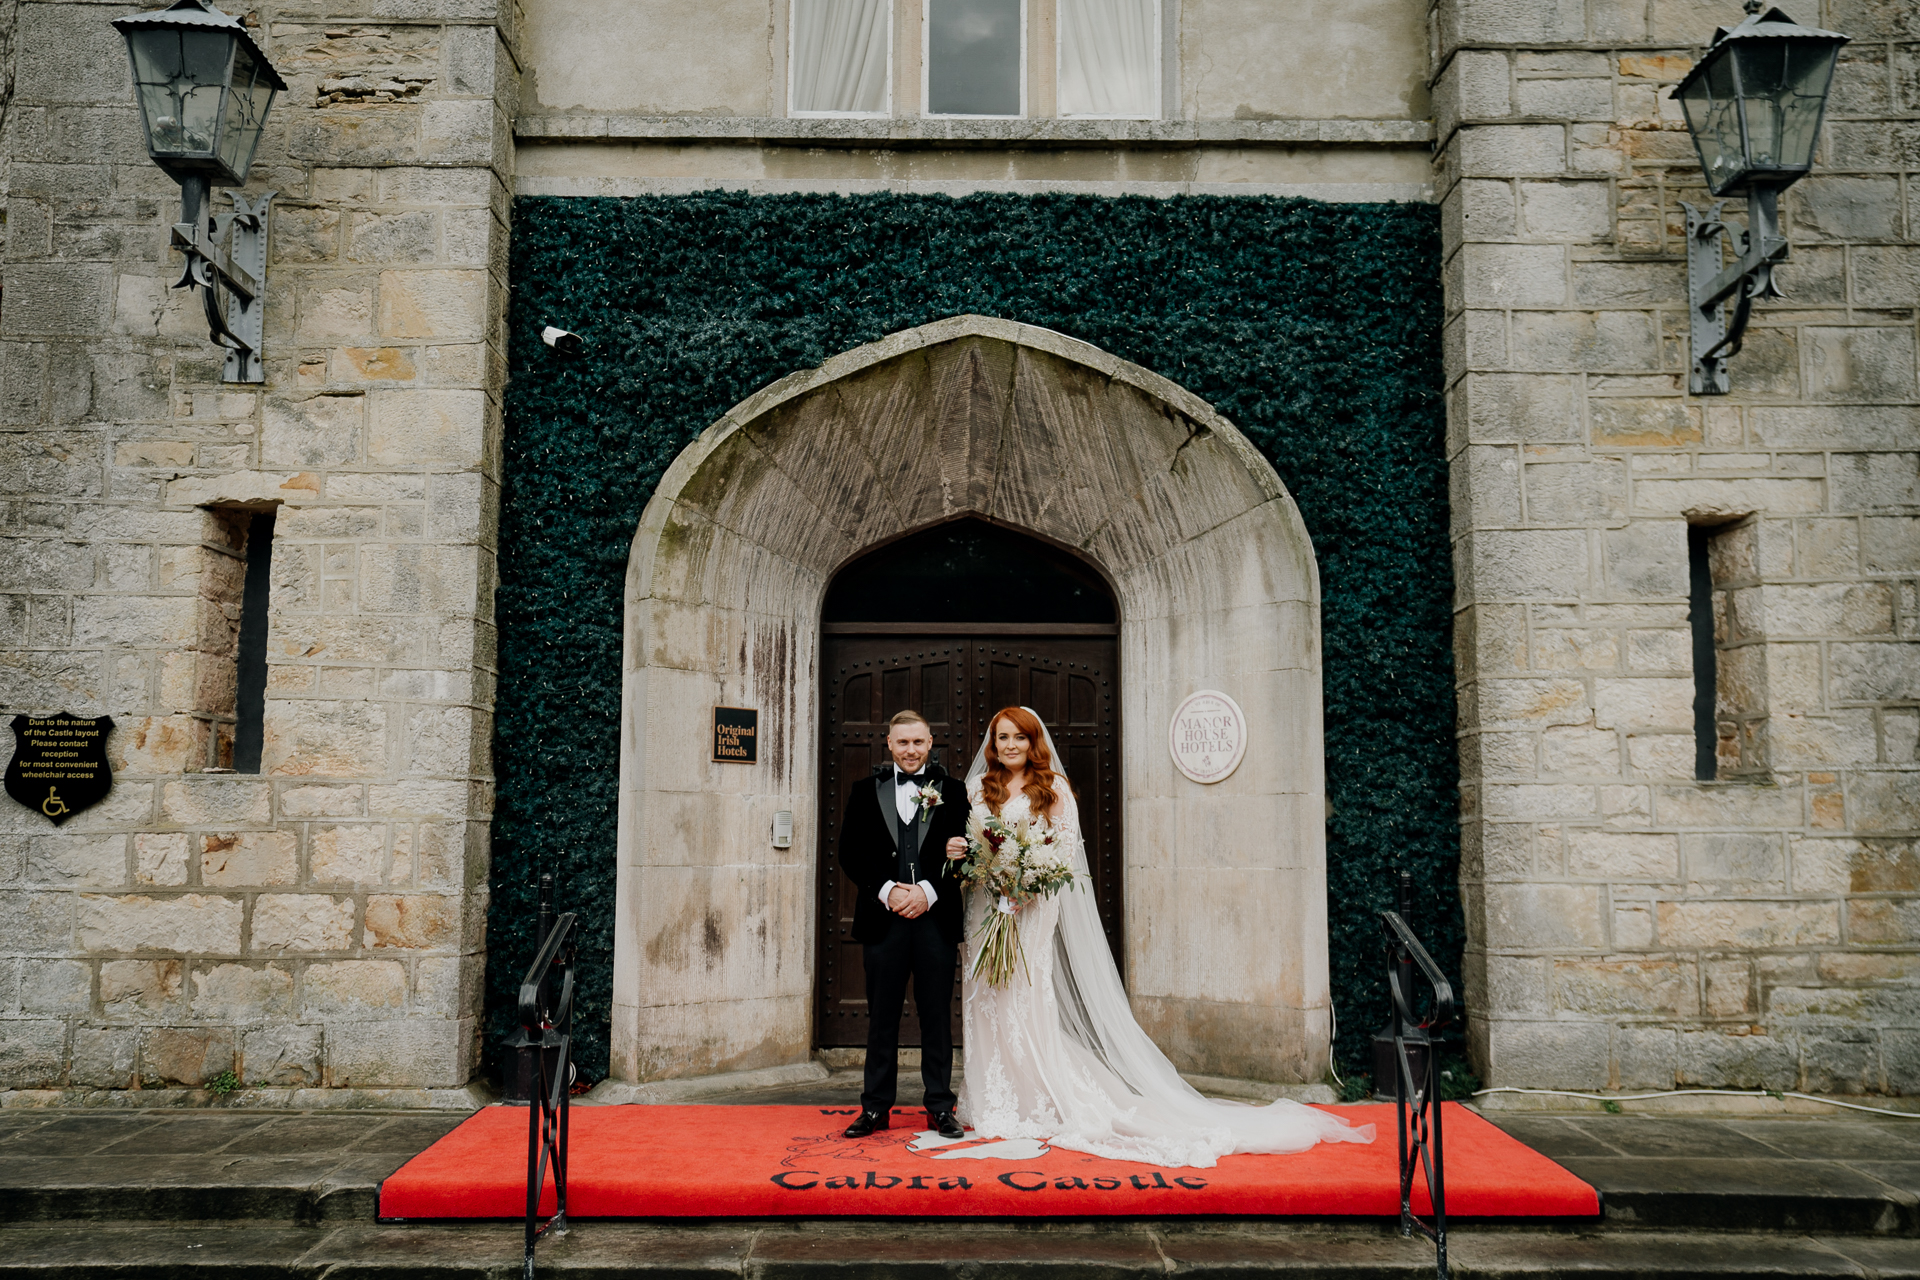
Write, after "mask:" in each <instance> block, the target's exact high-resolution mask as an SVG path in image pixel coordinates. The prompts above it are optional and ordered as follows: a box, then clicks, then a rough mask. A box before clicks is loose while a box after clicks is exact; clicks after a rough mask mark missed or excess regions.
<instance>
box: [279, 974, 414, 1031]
mask: <svg viewBox="0 0 1920 1280" xmlns="http://www.w3.org/2000/svg"><path fill="white" fill-rule="evenodd" d="M300 990H301V1007H302V1009H303V1011H304V1013H305V1015H306V1016H307V1017H322V1018H353V1019H364V1018H374V1019H379V1018H390V1017H393V1016H394V1014H393V1011H395V1010H400V1009H404V1008H405V1007H406V1004H407V971H406V969H405V968H404V967H403V966H402V965H401V964H400V963H399V962H398V961H395V960H341V961H337V962H335V963H333V964H315V965H309V966H307V971H306V973H305V974H304V975H302V977H301V981H300Z"/></svg>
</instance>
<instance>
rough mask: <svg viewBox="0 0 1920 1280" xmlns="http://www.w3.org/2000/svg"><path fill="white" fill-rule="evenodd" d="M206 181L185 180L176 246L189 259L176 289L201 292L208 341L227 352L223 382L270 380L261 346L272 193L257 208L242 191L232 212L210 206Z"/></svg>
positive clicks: (175, 227) (234, 193)
mask: <svg viewBox="0 0 1920 1280" xmlns="http://www.w3.org/2000/svg"><path fill="white" fill-rule="evenodd" d="M209 194H210V193H209V189H208V182H207V179H205V178H203V177H197V176H190V177H183V178H181V179H180V221H178V222H176V223H174V224H173V247H174V248H176V249H178V250H179V251H180V252H181V253H183V254H184V255H186V259H187V261H186V265H185V267H184V268H183V269H182V270H181V272H180V279H179V280H177V281H175V282H174V286H173V287H174V288H176V289H197V290H199V292H200V298H201V302H202V304H203V305H204V307H205V308H206V313H207V337H208V339H209V340H210V341H212V342H213V343H214V345H216V346H221V347H225V348H226V349H227V365H226V369H225V370H224V371H223V372H222V373H221V375H220V380H221V381H222V382H265V381H266V380H267V372H266V365H265V364H264V362H263V361H262V359H261V354H260V346H261V342H262V340H263V339H264V337H265V333H266V310H267V308H266V276H267V206H268V205H269V204H271V203H272V202H273V197H274V195H275V194H276V193H275V192H272V191H269V192H267V193H265V194H264V195H262V196H261V197H260V198H259V199H258V200H255V201H254V202H253V203H252V204H249V203H248V202H247V199H246V197H245V196H243V195H241V194H240V193H239V192H237V191H232V192H228V194H229V195H230V196H232V198H233V212H232V213H213V212H211V211H210V210H209V209H208V207H207V203H208V196H209Z"/></svg>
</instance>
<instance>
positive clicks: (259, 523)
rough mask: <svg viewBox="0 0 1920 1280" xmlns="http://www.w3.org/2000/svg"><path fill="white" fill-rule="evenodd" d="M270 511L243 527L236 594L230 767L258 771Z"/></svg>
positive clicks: (270, 557) (269, 569)
mask: <svg viewBox="0 0 1920 1280" xmlns="http://www.w3.org/2000/svg"><path fill="white" fill-rule="evenodd" d="M274 515H275V513H274V512H273V511H272V510H267V511H259V512H255V513H254V516H253V519H252V521H251V522H250V523H249V524H248V526H247V577H246V583H245V585H244V586H243V587H242V588H241V593H240V636H239V643H238V646H237V652H236V655H235V663H234V665H235V672H234V674H235V686H236V687H235V690H234V732H233V771H234V772H235V773H258V772H260V748H261V745H262V743H263V741H264V737H265V727H266V713H267V601H268V597H269V595H270V586H271V583H272V581H273V525H274Z"/></svg>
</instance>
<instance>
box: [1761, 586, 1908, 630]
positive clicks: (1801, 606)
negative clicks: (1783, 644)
mask: <svg viewBox="0 0 1920 1280" xmlns="http://www.w3.org/2000/svg"><path fill="white" fill-rule="evenodd" d="M1761 594H1762V596H1763V599H1764V605H1763V608H1764V610H1765V612H1764V615H1763V617H1764V626H1765V633H1766V634H1767V635H1768V636H1769V637H1782V638H1785V637H1793V636H1807V637H1816V636H1836V637H1839V636H1874V635H1888V634H1891V633H1892V631H1893V629H1894V621H1893V613H1894V610H1893V606H1894V594H1893V588H1892V586H1891V585H1890V584H1888V583H1882V582H1853V583H1849V582H1822V583H1812V584H1801V583H1781V584H1777V585H1769V586H1766V587H1763V588H1762V589H1761Z"/></svg>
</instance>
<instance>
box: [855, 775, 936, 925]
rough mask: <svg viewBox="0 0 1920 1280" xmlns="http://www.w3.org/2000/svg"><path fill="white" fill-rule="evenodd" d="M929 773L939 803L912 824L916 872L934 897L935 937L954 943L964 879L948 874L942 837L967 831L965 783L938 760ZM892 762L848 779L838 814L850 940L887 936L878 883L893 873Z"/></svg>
mask: <svg viewBox="0 0 1920 1280" xmlns="http://www.w3.org/2000/svg"><path fill="white" fill-rule="evenodd" d="M927 768H928V772H929V773H934V772H936V771H939V772H938V776H937V781H938V782H939V784H940V795H941V797H942V803H940V804H937V805H935V806H934V807H933V811H932V812H931V813H929V814H926V815H923V816H922V818H921V820H920V822H919V823H918V826H917V833H918V835H919V837H920V866H919V869H920V874H919V876H918V877H917V878H918V879H921V880H926V881H928V882H929V883H931V884H932V885H933V889H934V892H935V893H936V894H938V895H939V896H938V898H937V899H936V900H935V902H934V904H933V910H931V911H929V912H928V913H927V916H928V918H929V919H931V920H932V921H933V923H934V925H935V926H936V927H938V928H939V930H940V936H941V937H943V938H945V939H946V940H947V941H948V942H949V943H952V944H954V945H956V946H957V945H959V942H960V934H961V932H962V930H963V929H964V928H965V914H964V913H963V912H962V911H961V904H960V890H961V889H962V888H963V887H965V882H964V881H962V880H961V879H960V877H959V876H957V875H955V874H954V864H953V863H952V862H949V861H948V860H947V841H948V840H950V839H952V838H953V837H954V836H963V835H965V834H966V833H967V788H966V785H965V784H964V783H962V782H961V781H960V780H959V779H958V778H951V777H948V776H947V775H946V773H945V772H944V771H941V770H940V768H939V766H938V765H929V766H928V767H927ZM893 777H894V773H893V766H892V765H891V764H889V765H888V766H887V767H886V768H885V769H884V770H881V771H880V772H878V773H876V774H875V775H874V776H873V777H871V778H866V779H863V780H862V781H860V782H858V783H856V784H854V788H853V795H852V796H851V797H849V798H848V800H847V811H846V814H845V815H844V816H843V817H842V818H841V819H840V847H839V850H838V853H839V857H840V869H841V870H843V871H845V872H846V873H847V879H849V880H851V881H853V883H854V886H855V889H856V896H855V899H854V904H853V937H854V940H855V941H856V942H879V941H881V940H882V939H884V938H885V937H886V936H887V930H888V929H889V928H890V927H891V925H892V921H893V912H891V911H889V910H887V908H886V904H885V903H883V902H881V901H880V886H881V885H883V884H885V883H886V882H887V881H889V880H895V879H898V878H899V877H898V876H897V875H896V874H895V872H896V871H898V869H899V854H898V850H899V840H898V835H897V833H898V831H899V829H900V816H899V810H898V809H897V808H896V807H895V805H894V782H893Z"/></svg>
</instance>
